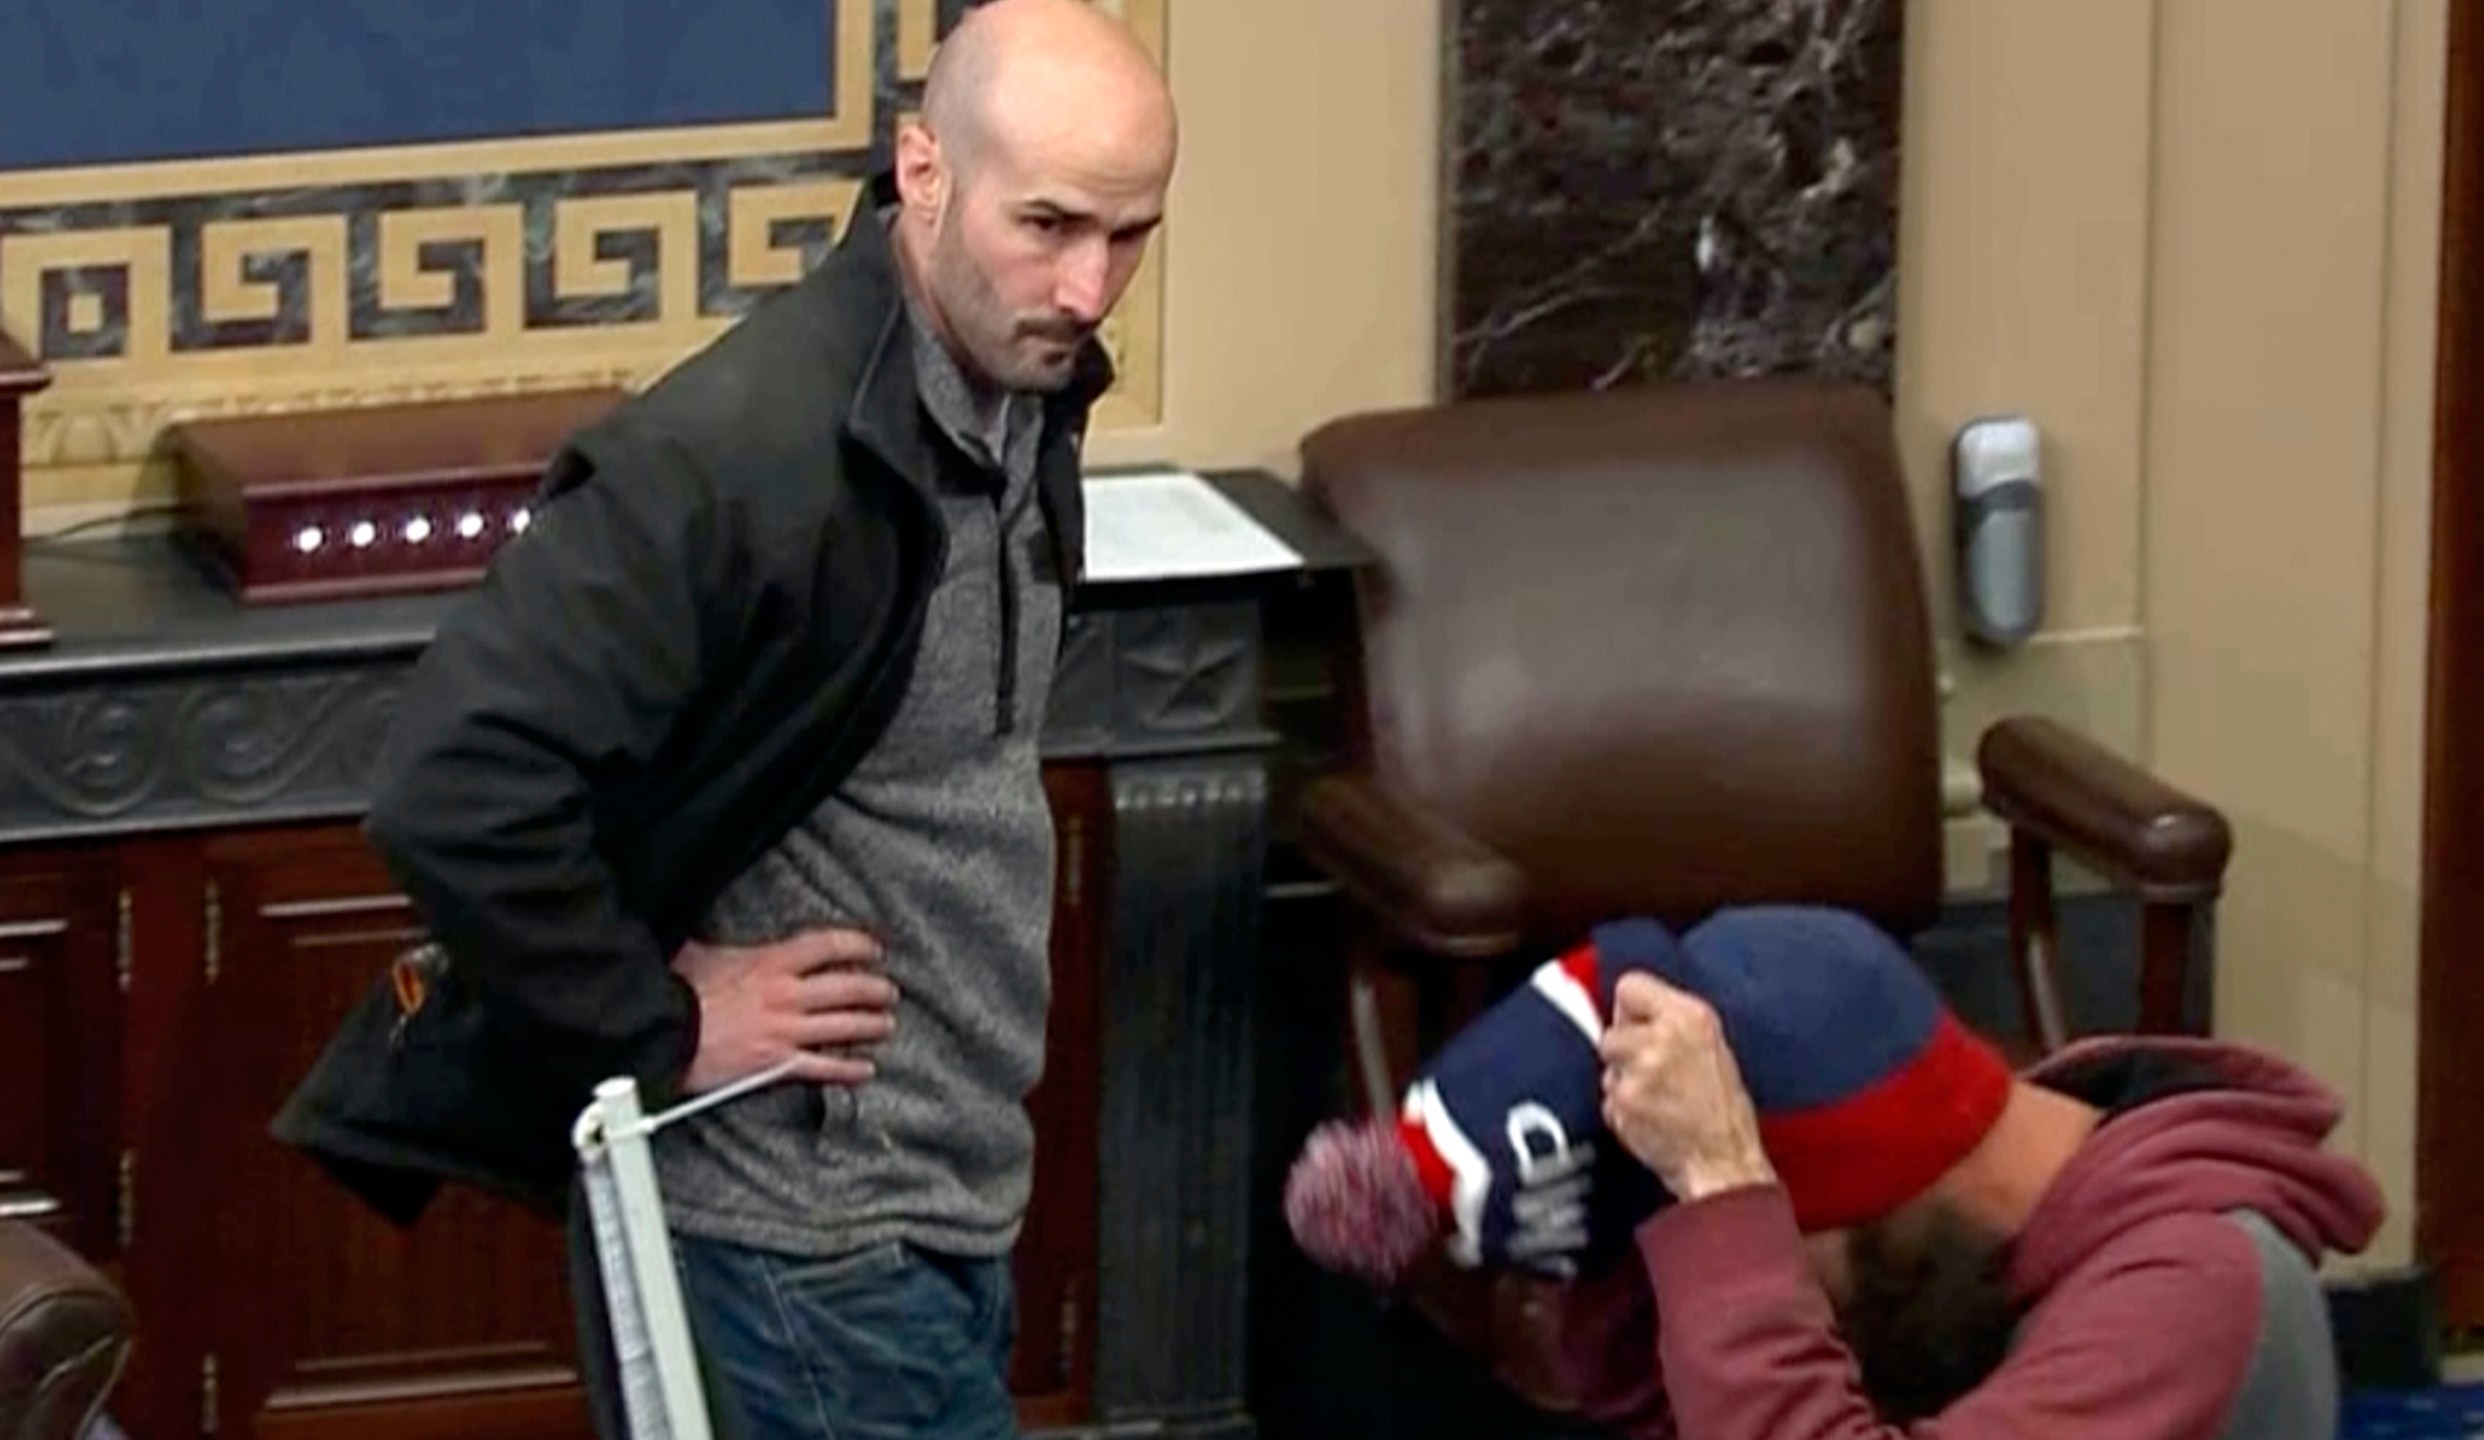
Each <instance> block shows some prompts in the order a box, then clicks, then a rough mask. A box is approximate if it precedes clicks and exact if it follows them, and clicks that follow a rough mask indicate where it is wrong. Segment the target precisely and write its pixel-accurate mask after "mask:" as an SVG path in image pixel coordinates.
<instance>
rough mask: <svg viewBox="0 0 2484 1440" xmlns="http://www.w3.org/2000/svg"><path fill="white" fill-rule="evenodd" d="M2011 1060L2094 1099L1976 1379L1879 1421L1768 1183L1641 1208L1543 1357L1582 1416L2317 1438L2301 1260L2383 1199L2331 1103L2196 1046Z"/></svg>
mask: <svg viewBox="0 0 2484 1440" xmlns="http://www.w3.org/2000/svg"><path fill="white" fill-rule="evenodd" d="M2026 1078H2027V1079H2029V1080H2030V1081H2032V1082H2034V1083H2036V1084H2040V1085H2044V1086H2046V1087H2047V1088H2050V1089H2055V1090H2059V1091H2062V1092H2064V1093H2067V1094H2071V1095H2074V1096H2076V1097H2077V1098H2079V1099H2082V1100H2085V1101H2087V1102H2088V1103H2091V1104H2094V1105H2096V1106H2098V1108H2100V1109H2101V1110H2103V1111H2104V1112H2105V1118H2104V1121H2103V1123H2102V1124H2100V1125H2099V1126H2098V1128H2097V1129H2096V1130H2095V1132H2094V1133H2093V1134H2092V1135H2091V1136H2090V1137H2089V1139H2088V1140H2087V1141H2086V1143H2084V1144H2083V1145H2082V1146H2081V1147H2080V1149H2079V1151H2078V1153H2077V1154H2076V1155H2075V1156H2073V1157H2072V1159H2071V1161H2070V1163H2069V1164H2068V1165H2067V1166H2066V1167H2065V1168H2064V1169H2063V1170H2062V1172H2061V1174H2060V1175H2059V1176H2058V1177H2056V1178H2055V1180H2054V1182H2053V1184H2052V1186H2051V1188H2050V1189H2049V1190H2047V1191H2046V1192H2045V1194H2044V1196H2043V1198H2042V1199H2041V1200H2040V1201H2039V1202H2038V1204H2037V1206H2036V1209H2035V1211H2034V1213H2033V1214H2032V1215H2030V1216H2029V1217H2028V1221H2027V1225H2026V1228H2025V1229H2024V1230H2023V1231H2021V1232H2020V1234H2019V1235H2018V1236H2017V1238H2016V1239H2015V1241H2014V1242H2013V1244H2012V1246H2011V1249H2010V1253H2009V1256H2008V1271H2007V1275H2008V1281H2009V1284H2010V1287H2011V1291H2012V1293H2013V1296H2014V1298H2015V1299H2016V1300H2017V1301H2018V1302H2019V1303H2020V1305H2021V1306H2023V1307H2024V1308H2023V1319H2022V1320H2021V1322H2020V1324H2019V1326H2018V1329H2017V1332H2016V1335H2015V1337H2014V1339H2013V1341H2012V1343H2011V1347H2010V1351H2009V1355H2008V1357H2007V1358H2006V1359H2005V1360H2003V1361H2002V1362H2001V1364H2000V1365H1999V1367H1998V1368H1996V1369H1995V1370H1994V1371H1993V1373H1992V1374H1991V1376H1990V1378H1988V1379H1987V1380H1985V1381H1984V1383H1983V1384H1982V1385H1980V1386H1979V1387H1977V1388H1976V1389H1975V1390H1974V1391H1972V1392H1971V1393H1969V1394H1968V1395H1967V1396H1965V1397H1964V1398H1963V1399H1961V1400H1959V1401H1958V1402H1957V1403H1955V1404H1953V1405H1951V1406H1950V1407H1949V1408H1948V1409H1946V1410H1944V1411H1943V1412H1941V1413H1940V1414H1939V1415H1937V1416H1934V1417H1932V1418H1930V1419H1928V1420H1924V1421H1920V1422H1918V1423H1916V1424H1915V1425H1913V1426H1912V1427H1909V1428H1899V1427H1895V1426H1892V1425H1890V1424H1888V1423H1887V1422H1885V1421H1884V1420H1882V1419H1881V1418H1880V1416H1879V1415H1877V1414H1876V1413H1875V1412H1874V1410H1873V1408H1872V1405H1871V1402H1870V1401H1869V1400H1868V1399H1867V1398H1866V1397H1865V1396H1864V1394H1863V1392H1862V1390H1861V1389H1860V1388H1859V1386H1858V1383H1857V1372H1856V1367H1855V1364H1854V1361H1853V1359H1852V1357H1851V1356H1849V1354H1848V1353H1847V1351H1846V1348H1845V1346H1844V1345H1843V1344H1842V1343H1841V1342H1840V1341H1839V1339H1838V1338H1837V1335H1836V1333H1835V1330H1834V1328H1833V1325H1834V1322H1833V1317H1832V1315H1831V1312H1830V1308H1829V1302H1828V1298H1827V1296H1826V1295H1825V1294H1823V1293H1822V1291H1821V1289H1820V1286H1819V1283H1818V1281H1817V1280H1816V1279H1815V1278H1814V1277H1813V1272H1812V1270H1811V1267H1810V1264H1809V1262H1808V1260H1807V1258H1806V1255H1805V1252H1804V1249H1803V1245H1802V1240H1801V1237H1800V1235H1799V1234H1798V1233H1797V1232H1796V1230H1795V1226H1794V1217H1793V1211H1792V1209H1791V1208H1790V1207H1789V1206H1788V1204H1787V1201H1786V1196H1785V1192H1784V1191H1783V1190H1782V1189H1780V1188H1777V1187H1774V1186H1769V1187H1763V1188H1753V1189H1746V1190H1739V1191H1734V1192H1730V1193H1727V1194H1723V1195H1718V1196H1714V1197H1711V1198H1709V1199H1707V1200H1703V1201H1700V1202H1698V1203H1695V1204H1688V1205H1678V1206H1675V1207H1672V1208H1671V1209H1668V1210H1665V1211H1662V1212H1659V1213H1658V1214H1657V1215H1656V1216H1655V1217H1654V1218H1653V1219H1651V1220H1649V1221H1648V1222H1647V1223H1646V1224H1645V1225H1643V1226H1642V1227H1641V1228H1640V1231H1639V1234H1638V1242H1639V1258H1640V1260H1641V1262H1642V1265H1641V1266H1640V1267H1629V1266H1625V1267H1623V1268H1622V1269H1621V1270H1620V1271H1618V1272H1616V1273H1614V1274H1613V1275H1610V1276H1607V1277H1605V1278H1603V1279H1601V1280H1598V1281H1594V1282H1582V1283H1581V1284H1580V1285H1579V1286H1578V1287H1576V1288H1575V1289H1574V1291H1573V1292H1572V1295H1571V1297H1570V1300H1569V1303H1568V1306H1567V1315H1566V1320H1567V1323H1568V1332H1567V1334H1568V1341H1567V1346H1566V1355H1567V1358H1568V1359H1569V1360H1570V1361H1571V1362H1572V1363H1573V1364H1574V1365H1576V1366H1577V1374H1576V1376H1575V1380H1576V1383H1577V1386H1578V1389H1579V1391H1580V1393H1581V1394H1582V1396H1583V1398H1584V1401H1585V1404H1586V1408H1587V1410H1588V1412H1589V1414H1590V1415H1591V1416H1592V1417H1594V1418H1596V1419H1599V1420H1601V1421H1604V1422H1605V1423H1607V1424H1610V1425H1613V1426H1615V1427H1616V1428H1617V1429H1619V1430H1620V1431H1621V1432H1622V1433H1624V1434H1627V1435H1633V1436H1638V1437H1643V1440H1669V1437H1674V1436H1677V1435H1678V1436H1679V1437H1681V1440H1832V1437H1833V1440H1864V1437H1889V1436H1899V1435H1908V1436H1918V1437H1924V1440H1932V1437H1940V1440H1986V1437H1991V1440H1999V1437H2004V1436H2008V1437H2031V1436H2041V1437H2044V1440H2214V1437H2223V1436H2242V1435H2250V1436H2273V1437H2278V1440H2293V1437H2297V1436H2300V1437H2303V1440H2314V1437H2317V1440H2329V1437H2331V1436H2333V1435H2334V1434H2335V1433H2336V1425H2337V1417H2336V1407H2337V1395H2336V1391H2337V1382H2336V1373H2335V1363H2334V1358H2333V1352H2332V1350H2331V1348H2330V1339H2329V1329H2328V1319H2327V1311H2326V1308H2325V1302H2324V1300H2323V1297H2322V1295H2321V1292H2320V1287H2319V1282H2318V1279H2317V1277H2316V1275H2315V1274H2314V1269H2313V1267H2314V1266H2316V1265H2317V1264H2318V1262H2319V1259H2320V1257H2321V1256H2322V1255H2323V1254H2325V1253H2327V1252H2332V1251H2341V1252H2348V1253H2351V1252H2354V1251H2358V1250H2360V1249H2362V1248H2363V1247H2364V1246H2365V1245H2366V1244H2368V1243H2370V1241H2371V1238H2372V1234H2373V1231H2374V1230H2375V1229H2376V1228H2377V1227H2378V1225H2379V1223H2380V1218H2381V1209H2382V1206H2381V1197H2380V1192H2379V1190H2378V1188H2377V1187H2376V1186H2375V1185H2374V1184H2373V1182H2372V1180H2371V1178H2370V1177H2369V1176H2368V1175H2366V1174H2365V1173H2364V1172H2363V1170H2362V1169H2360V1168H2359V1167H2357V1166H2356V1165H2355V1164H2354V1163H2353V1162H2351V1161H2349V1160H2347V1159H2345V1158H2343V1157H2341V1156H2338V1155H2335V1154H2332V1153H2329V1152H2327V1151H2325V1150H2323V1149H2322V1148H2321V1146H2322V1142H2323V1141H2324V1140H2325V1139H2326V1138H2327V1136H2328V1134H2329V1132H2330V1130H2331V1129H2332V1128H2333V1127H2334V1126H2335V1125H2336V1123H2337V1119H2338V1113H2339V1107H2338V1103H2337V1100H2336V1099H2335V1097H2334V1096H2332V1095H2331V1094H2330V1093H2329V1092H2328V1091H2327V1090H2326V1089H2324V1088H2323V1087H2322V1086H2321V1085H2320V1084H2319V1083H2318V1082H2316V1081H2314V1080H2313V1079H2311V1078H2310V1077H2309V1076H2308V1075H2306V1074H2304V1073H2303V1072H2302V1071H2300V1070H2298V1069H2296V1068H2294V1067H2293V1066H2291V1065H2288V1064H2286V1063H2285V1062H2283V1061H2280V1060H2277V1059H2274V1058H2271V1057H2269V1056H2266V1055H2262V1054H2259V1053H2256V1052H2253V1051H2248V1050H2243V1049H2238V1048H2235V1047H2233V1046H2228V1045H2221V1044H2217V1043H2215V1042H2210V1041H2185V1040H2144V1041H2141V1040H2098V1041H2089V1042H2085V1043H2082V1044H2080V1045H2076V1046H2073V1047H2070V1048H2069V1049H2066V1050H2064V1051H2063V1052H2062V1053H2061V1054H2060V1055H2058V1056H2056V1057H2055V1058H2053V1059H2052V1060H2050V1061H2048V1062H2046V1063H2045V1064H2044V1065H2042V1066H2040V1067H2038V1068H2037V1069H2036V1070H2034V1071H2032V1072H2030V1073H2029V1074H2028V1076H2027V1077H2026ZM1651 1289H1652V1293H1653V1296H1654V1299H1655V1303H1654V1304H1653V1305H1652V1306H1651V1305H1650V1304H1649V1303H1648V1299H1649V1296H1650V1293H1651ZM1660 1312H1661V1313H1663V1314H1664V1315H1665V1316H1666V1317H1667V1318H1666V1323H1664V1324H1663V1325H1661V1326H1660V1325H1658V1324H1657V1322H1656V1316H1657V1314H1658V1313H1660Z"/></svg>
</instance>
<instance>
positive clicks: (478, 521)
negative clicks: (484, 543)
mask: <svg viewBox="0 0 2484 1440" xmlns="http://www.w3.org/2000/svg"><path fill="white" fill-rule="evenodd" d="M482 533H483V517H482V516H480V515H477V514H476V513H474V512H473V511H472V510H469V511H467V512H466V513H465V514H463V515H460V516H458V517H457V538H458V539H460V540H472V539H474V538H475V537H477V536H479V535H481V534H482Z"/></svg>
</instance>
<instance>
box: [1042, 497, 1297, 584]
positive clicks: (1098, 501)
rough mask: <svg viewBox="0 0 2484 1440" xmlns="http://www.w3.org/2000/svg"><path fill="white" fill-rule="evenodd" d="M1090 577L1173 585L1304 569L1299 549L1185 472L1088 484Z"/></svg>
mask: <svg viewBox="0 0 2484 1440" xmlns="http://www.w3.org/2000/svg"><path fill="white" fill-rule="evenodd" d="M1086 495H1087V576H1086V578H1087V579H1088V580H1090V581H1094V580H1174V579H1182V578H1186V577H1191V576H1200V575H1248V574H1253V573H1256V572H1261V571H1268V570H1294V569H1299V568H1301V566H1302V556H1301V555H1300V554H1299V553H1297V552H1296V551H1295V549H1294V548H1293V547H1292V546H1290V545H1288V544H1286V543H1285V542H1284V541H1282V540H1279V539H1278V538H1277V537H1275V536H1274V535H1271V534H1269V533H1268V530H1267V528H1266V527H1265V526H1263V525H1261V524H1260V523H1259V522H1258V521H1256V520H1254V519H1252V518H1251V517H1250V512H1248V511H1246V510H1244V509H1243V508H1242V507H1241V506H1239V505H1236V504H1234V503H1233V502H1232V501H1231V500H1228V499H1226V498H1225V496H1224V495H1223V494H1222V493H1221V492H1219V491H1218V490H1217V489H1216V487H1215V486H1213V485H1210V484H1209V483H1207V481H1205V480H1202V479H1200V478H1199V477H1198V476H1196V475H1193V474H1191V473H1190V472H1188V471H1186V470H1162V471H1147V472H1142V473H1137V474H1128V475H1098V476H1094V477H1091V478H1090V479H1089V480H1088V481H1087V483H1086Z"/></svg>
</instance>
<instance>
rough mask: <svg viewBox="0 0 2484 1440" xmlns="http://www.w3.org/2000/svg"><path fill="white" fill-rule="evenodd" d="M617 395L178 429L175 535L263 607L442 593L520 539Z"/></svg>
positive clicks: (487, 401)
mask: <svg viewBox="0 0 2484 1440" xmlns="http://www.w3.org/2000/svg"><path fill="white" fill-rule="evenodd" d="M625 398H627V392H625V391H622V390H617V389H592V390H563V391H547V392H544V393H541V394H533V395H509V396H491V397H487V398H482V399H474V400H445V401H424V402H420V403H415V404H405V405H383V406H374V407H370V408H367V409H351V410H324V411H313V412H306V413H297V414H290V415H251V416H242V417H238V418H233V419H217V420H197V421H189V422H185V423H182V424H179V425H176V426H174V427H173V428H172V432H171V441H172V447H173V453H174V456H175V458H176V460H177V461H178V464H179V467H180V486H181V520H180V527H179V529H180V534H181V537H182V539H183V541H184V543H185V544H186V545H187V547H188V548H189V549H190V550H191V551H192V553H194V554H196V555H197V556H198V557H199V558H200V559H201V560H202V561H203V562H204V563H205V564H206V565H207V567H208V569H209V570H210V571H211V572H212V573H213V574H215V575H216V576H217V578H218V579H219V580H221V581H222V582H223V583H224V584H225V585H226V586H227V587H228V588H229V589H231V590H232V591H233V592H234V593H235V594H237V595H239V596H240V597H241V598H242V599H243V600H244V601H246V602H250V603H260V602H269V601H289V600H324V599H335V598H340V597H344V596H351V595H375V594H385V593H390V592H402V591H411V590H442V589H451V588H454V587H456V586H460V585H467V584H471V583H473V582H474V581H475V580H477V579H479V578H481V576H482V574H483V570H484V567H485V566H486V565H487V564H488V563H489V562H490V560H491V557H492V552H493V550H495V549H496V548H498V547H499V545H500V544H501V543H502V542H503V541H505V540H507V539H508V538H509V537H510V536H511V535H514V534H517V533H519V532H520V531H522V530H524V529H525V528H526V525H527V522H528V520H529V519H530V515H529V512H528V509H527V507H528V505H529V503H530V502H531V501H532V499H533V498H534V494H535V491H536V488H537V487H538V486H539V485H540V484H541V482H542V479H543V474H544V469H545V467H546V466H547V465H548V464H550V462H551V460H552V457H553V456H554V455H555V454H556V453H557V452H558V451H559V450H560V447H561V445H562V443H563V442H564V441H566V440H567V439H568V438H569V436H570V435H571V434H572V433H573V432H574V431H576V430H577V429H578V428H579V427H581V426H583V425H586V424H588V423H590V422H592V421H594V420H596V419H599V418H601V417H602V416H603V415H604V414H606V413H607V412H608V411H610V410H611V409H612V408H613V407H614V406H616V405H618V404H620V403H621V401H622V400H624V399H625Z"/></svg>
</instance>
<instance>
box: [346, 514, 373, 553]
mask: <svg viewBox="0 0 2484 1440" xmlns="http://www.w3.org/2000/svg"><path fill="white" fill-rule="evenodd" d="M345 538H346V540H347V541H348V542H350V543H351V544H352V545H353V547H354V548H355V549H357V550H368V549H370V548H371V547H372V546H373V545H374V544H376V543H378V541H379V527H378V526H377V525H374V524H372V523H371V522H370V521H368V520H357V521H355V522H354V528H353V529H351V530H348V531H346V532H345Z"/></svg>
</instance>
